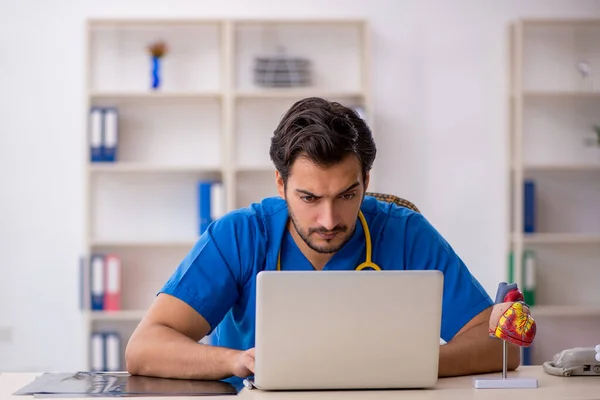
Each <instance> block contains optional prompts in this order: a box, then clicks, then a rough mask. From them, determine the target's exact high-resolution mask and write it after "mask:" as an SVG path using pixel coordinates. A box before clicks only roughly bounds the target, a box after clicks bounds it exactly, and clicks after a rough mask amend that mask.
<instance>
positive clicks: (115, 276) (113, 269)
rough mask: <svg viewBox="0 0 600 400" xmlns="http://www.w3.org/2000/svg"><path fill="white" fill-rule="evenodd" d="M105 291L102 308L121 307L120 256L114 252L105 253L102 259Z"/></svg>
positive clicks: (115, 308) (113, 308)
mask: <svg viewBox="0 0 600 400" xmlns="http://www.w3.org/2000/svg"><path fill="white" fill-rule="evenodd" d="M104 266H105V270H104V271H105V274H106V275H105V280H104V282H105V283H106V292H105V295H104V310H105V311H118V310H120V309H121V258H120V257H119V256H117V255H115V254H107V255H106V257H105V261H104Z"/></svg>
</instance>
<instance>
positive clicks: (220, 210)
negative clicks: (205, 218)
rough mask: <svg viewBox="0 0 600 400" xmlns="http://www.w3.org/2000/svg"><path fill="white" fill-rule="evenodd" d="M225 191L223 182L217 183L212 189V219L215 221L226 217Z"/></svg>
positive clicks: (213, 184)
mask: <svg viewBox="0 0 600 400" xmlns="http://www.w3.org/2000/svg"><path fill="white" fill-rule="evenodd" d="M225 207H226V205H225V190H224V189H223V182H220V181H215V182H213V183H212V185H211V187H210V218H211V220H213V221H216V220H217V219H219V218H221V217H222V216H223V215H225Z"/></svg>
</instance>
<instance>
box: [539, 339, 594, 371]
mask: <svg viewBox="0 0 600 400" xmlns="http://www.w3.org/2000/svg"><path fill="white" fill-rule="evenodd" d="M542 367H543V368H544V371H546V373H548V374H550V375H558V376H586V375H587V376H600V345H598V346H596V347H595V348H594V347H575V348H572V349H567V350H563V351H561V352H560V353H556V354H555V355H554V358H553V360H552V361H546V362H545V363H543V364H542Z"/></svg>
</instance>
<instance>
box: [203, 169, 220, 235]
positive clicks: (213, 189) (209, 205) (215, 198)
mask: <svg viewBox="0 0 600 400" xmlns="http://www.w3.org/2000/svg"><path fill="white" fill-rule="evenodd" d="M225 207H226V204H225V192H224V188H223V182H221V181H200V182H198V221H199V226H198V232H199V234H200V235H202V234H203V233H204V232H205V231H206V229H207V228H208V226H209V225H210V224H211V223H212V222H214V221H216V220H217V219H219V218H221V217H222V216H223V215H224V214H225Z"/></svg>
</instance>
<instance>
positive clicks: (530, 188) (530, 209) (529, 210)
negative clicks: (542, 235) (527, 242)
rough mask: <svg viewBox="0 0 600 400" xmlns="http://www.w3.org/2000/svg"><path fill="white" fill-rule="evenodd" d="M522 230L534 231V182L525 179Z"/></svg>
mask: <svg viewBox="0 0 600 400" xmlns="http://www.w3.org/2000/svg"><path fill="white" fill-rule="evenodd" d="M523 197H524V199H523V208H524V209H523V225H524V226H523V230H524V232H525V233H534V232H535V223H536V221H535V182H534V181H533V180H531V179H528V180H526V181H525V187H524V189H523Z"/></svg>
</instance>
